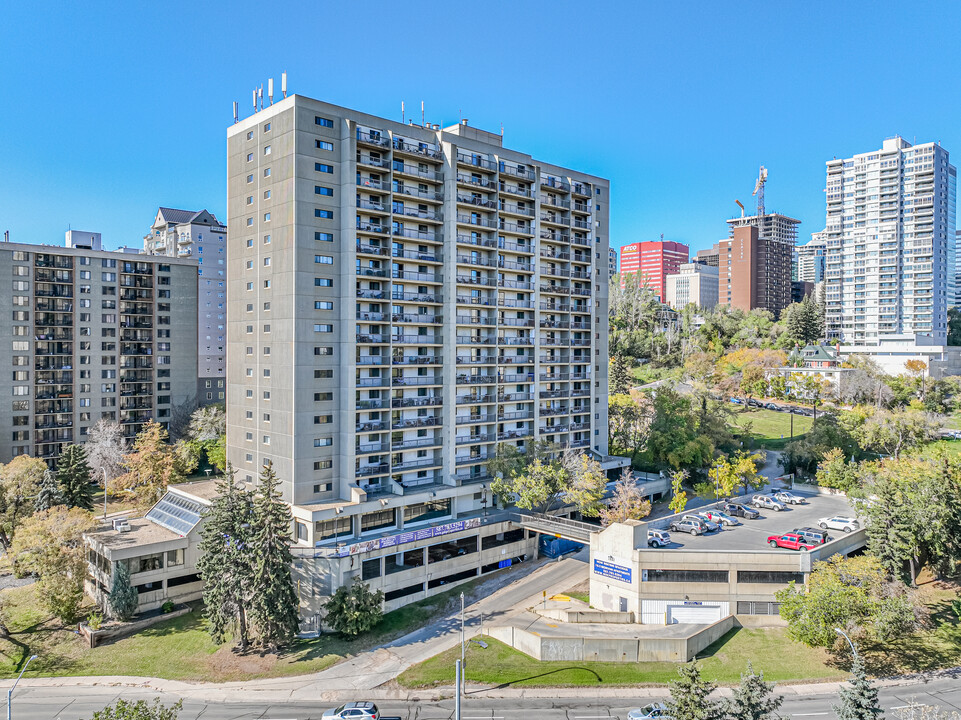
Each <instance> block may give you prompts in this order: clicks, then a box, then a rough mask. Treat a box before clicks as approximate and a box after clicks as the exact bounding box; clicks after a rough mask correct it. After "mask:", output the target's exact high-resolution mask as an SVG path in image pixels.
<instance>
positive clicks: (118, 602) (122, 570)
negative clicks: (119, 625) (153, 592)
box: [107, 562, 140, 620]
mask: <svg viewBox="0 0 961 720" xmlns="http://www.w3.org/2000/svg"><path fill="white" fill-rule="evenodd" d="M139 596H140V593H138V592H137V588H135V587H133V585H131V584H130V571H129V570H128V569H127V564H126V563H123V562H118V563H117V565H116V567H115V568H114V571H113V582H112V583H111V584H110V596H109V597H108V598H107V605H108V606H109V610H110V614H111V615H112V616H113V617H115V618H117V619H118V620H129V619H130V618H132V617H133V614H134V613H135V612H137V604H138V603H139Z"/></svg>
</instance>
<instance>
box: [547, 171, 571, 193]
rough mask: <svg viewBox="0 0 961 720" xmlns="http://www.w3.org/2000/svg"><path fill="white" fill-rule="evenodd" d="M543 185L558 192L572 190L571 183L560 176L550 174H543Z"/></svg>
mask: <svg viewBox="0 0 961 720" xmlns="http://www.w3.org/2000/svg"><path fill="white" fill-rule="evenodd" d="M541 187H542V188H554V189H555V190H557V191H558V192H565V193H566V192H570V191H571V184H570V183H569V182H567V181H566V180H561V179H560V178H554V177H550V176H548V175H542V176H541Z"/></svg>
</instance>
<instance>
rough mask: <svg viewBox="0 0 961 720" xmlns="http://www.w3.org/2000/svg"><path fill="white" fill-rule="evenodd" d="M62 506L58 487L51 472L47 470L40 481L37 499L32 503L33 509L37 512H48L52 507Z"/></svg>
mask: <svg viewBox="0 0 961 720" xmlns="http://www.w3.org/2000/svg"><path fill="white" fill-rule="evenodd" d="M62 504H63V497H62V496H61V495H60V485H58V484H57V478H56V477H54V474H53V472H52V471H50V470H47V472H45V473H44V474H43V480H41V481H40V492H38V493H37V499H36V500H34V501H33V509H34V510H36V511H37V512H41V511H43V510H49V509H50V508H52V507H56V506H57V505H62Z"/></svg>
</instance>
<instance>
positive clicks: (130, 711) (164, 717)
mask: <svg viewBox="0 0 961 720" xmlns="http://www.w3.org/2000/svg"><path fill="white" fill-rule="evenodd" d="M182 707H183V700H178V701H177V702H176V703H174V704H173V705H171V706H169V707H167V706H166V705H163V704H162V703H161V702H160V699H159V698H157V699H155V700H154V701H153V702H152V703H148V702H147V701H146V700H137V701H136V702H132V701H129V700H117V702H115V703H114V704H112V705H108V706H107V707H105V708H104V709H103V710H97V712H95V713H94V714H93V718H92V720H177V717H178V716H179V715H180V709H181V708H182Z"/></svg>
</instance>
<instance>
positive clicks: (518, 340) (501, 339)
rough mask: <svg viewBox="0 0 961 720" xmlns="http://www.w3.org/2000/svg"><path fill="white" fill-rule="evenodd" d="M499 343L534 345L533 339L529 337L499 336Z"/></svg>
mask: <svg viewBox="0 0 961 720" xmlns="http://www.w3.org/2000/svg"><path fill="white" fill-rule="evenodd" d="M497 344H498V345H508V346H512V345H533V344H534V341H533V339H531V338H529V337H499V338H497Z"/></svg>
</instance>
